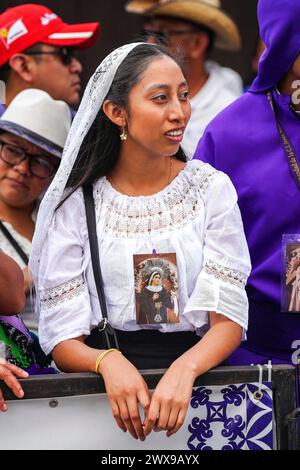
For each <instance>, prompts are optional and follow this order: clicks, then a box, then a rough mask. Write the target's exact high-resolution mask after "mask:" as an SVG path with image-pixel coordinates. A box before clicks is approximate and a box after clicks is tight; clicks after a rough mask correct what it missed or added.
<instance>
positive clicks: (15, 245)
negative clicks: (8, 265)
mask: <svg viewBox="0 0 300 470" xmlns="http://www.w3.org/2000/svg"><path fill="white" fill-rule="evenodd" d="M0 230H1V232H2V233H3V235H4V236H5V237H6V238H7V240H8V241H9V243H10V244H11V245H12V246H13V248H14V249H15V250H16V252H17V253H18V255H19V256H20V258H21V259H22V260H23V261H24V263H25V264H26V266H27V265H28V261H29V259H28V256H27V255H26V253H25V252H24V251H23V250H22V248H21V247H20V245H19V243H18V242H17V240H15V238H14V237H13V236H12V234H11V233H10V231H9V230H7V228H6V227H5V225H4V224H3V223H2V222H1V220H0Z"/></svg>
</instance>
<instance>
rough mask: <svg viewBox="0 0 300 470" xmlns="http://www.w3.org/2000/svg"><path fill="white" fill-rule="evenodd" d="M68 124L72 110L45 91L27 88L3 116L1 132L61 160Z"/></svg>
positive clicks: (0, 125)
mask: <svg viewBox="0 0 300 470" xmlns="http://www.w3.org/2000/svg"><path fill="white" fill-rule="evenodd" d="M71 122H72V116H71V111H70V108H69V106H68V105H67V104H66V103H65V102H64V101H57V100H54V99H53V98H51V96H50V95H48V93H46V92H45V91H42V90H37V89H28V90H24V91H22V92H21V93H19V94H18V95H17V96H16V97H15V98H14V99H13V101H12V102H11V103H10V105H9V106H8V108H7V109H6V111H5V112H4V113H3V114H2V116H1V118H0V130H1V129H2V130H5V131H7V132H10V133H12V134H14V135H17V136H19V137H22V138H23V139H25V140H28V141H29V142H31V143H32V144H35V145H37V146H38V147H40V148H42V149H44V150H46V151H47V152H49V153H51V154H52V155H55V156H56V157H61V155H62V152H63V148H64V145H65V142H66V140H67V136H68V133H69V130H70V127H71Z"/></svg>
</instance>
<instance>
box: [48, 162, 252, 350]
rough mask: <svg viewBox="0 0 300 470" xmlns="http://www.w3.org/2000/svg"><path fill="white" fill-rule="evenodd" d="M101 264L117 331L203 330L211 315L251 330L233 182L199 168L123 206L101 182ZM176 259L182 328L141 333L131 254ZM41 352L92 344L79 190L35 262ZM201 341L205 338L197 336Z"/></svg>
mask: <svg viewBox="0 0 300 470" xmlns="http://www.w3.org/2000/svg"><path fill="white" fill-rule="evenodd" d="M94 198H95V205H96V218H97V235H98V243H99V254H100V263H101V269H102V275H103V280H104V291H105V296H106V302H107V307H108V315H109V321H110V323H111V324H112V326H113V327H114V328H117V329H121V330H125V331H126V330H127V331H133V330H139V329H143V328H156V329H159V330H160V331H161V332H173V331H195V330H197V331H198V332H199V330H201V329H202V328H203V330H204V329H205V328H207V326H208V312H210V311H215V312H218V313H221V314H223V315H225V316H227V317H228V318H230V319H231V320H233V321H235V322H236V323H238V324H239V325H241V326H242V328H243V329H244V330H246V329H247V322H248V301H247V296H246V293H245V283H246V280H247V277H248V275H249V272H250V260H249V254H248V248H247V245H246V241H245V236H244V232H243V226H242V221H241V216H240V212H239V209H238V206H237V196H236V192H235V190H234V188H233V186H232V183H231V182H230V180H229V178H228V177H227V176H226V175H224V174H223V173H221V172H219V171H216V170H215V169H213V168H212V167H211V166H210V165H208V164H204V163H203V162H200V161H198V160H194V161H191V162H189V163H188V164H187V165H186V167H185V169H184V170H182V171H181V172H180V173H179V175H178V176H177V177H176V178H175V179H174V180H173V182H172V183H171V184H170V185H169V186H167V187H166V188H165V189H163V190H162V191H160V192H159V193H156V194H154V195H152V196H145V197H142V196H141V197H129V196H126V195H123V194H121V193H119V192H118V191H116V190H115V189H114V188H113V187H112V186H111V185H110V183H109V182H108V180H107V179H106V178H105V177H103V178H100V179H99V180H98V181H97V182H96V183H95V184H94ZM154 249H155V250H156V252H157V253H174V252H175V253H176V255H177V267H178V277H179V305H178V308H179V315H180V323H179V324H159V325H151V326H150V325H147V326H145V325H138V324H137V323H136V320H135V318H136V313H135V289H134V269H133V255H134V254H147V253H149V254H152V252H153V250H154ZM40 272H41V273H42V276H41V277H42V281H41V286H40V287H41V288H40V291H39V297H40V329H39V337H40V342H41V345H42V347H43V349H44V350H45V352H46V353H49V352H50V351H52V349H53V348H54V347H55V346H56V345H57V344H58V343H60V342H62V341H64V340H67V339H70V338H75V337H79V336H82V335H88V334H89V333H90V331H91V329H92V328H93V327H94V326H96V325H97V324H98V323H99V321H100V320H101V311H100V307H99V302H98V298H97V293H96V287H95V282H94V277H93V271H92V266H91V258H90V250H89V241H88V234H87V227H86V217H85V210H84V201H83V194H82V190H81V189H80V190H77V191H76V192H75V193H73V195H72V196H70V197H69V199H67V201H66V202H65V203H64V204H63V205H62V206H61V207H60V208H59V209H58V210H57V211H56V213H55V216H54V219H53V221H52V225H51V227H50V230H49V231H48V235H47V238H46V240H45V244H44V248H43V251H42V255H41V259H40ZM200 333H201V332H200Z"/></svg>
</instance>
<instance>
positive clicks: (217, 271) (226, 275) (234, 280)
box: [204, 260, 248, 289]
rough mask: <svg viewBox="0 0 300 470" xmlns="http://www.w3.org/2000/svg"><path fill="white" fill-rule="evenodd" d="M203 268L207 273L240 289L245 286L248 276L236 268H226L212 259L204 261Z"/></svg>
mask: <svg viewBox="0 0 300 470" xmlns="http://www.w3.org/2000/svg"><path fill="white" fill-rule="evenodd" d="M204 269H205V271H206V272H207V274H210V275H211V276H213V277H214V278H216V279H218V280H220V281H223V282H226V283H227V284H233V285H235V286H237V287H239V288H240V289H244V288H245V286H246V283H247V279H248V277H247V276H246V275H245V274H243V273H242V272H241V271H238V270H237V269H231V268H226V267H225V266H222V265H221V264H218V263H216V262H215V261H212V260H207V261H206V263H205V265H204Z"/></svg>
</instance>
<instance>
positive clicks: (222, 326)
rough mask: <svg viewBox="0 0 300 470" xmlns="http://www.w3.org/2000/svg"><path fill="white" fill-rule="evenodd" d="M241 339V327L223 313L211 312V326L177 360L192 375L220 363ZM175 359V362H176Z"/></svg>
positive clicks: (236, 346)
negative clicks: (197, 341)
mask: <svg viewBox="0 0 300 470" xmlns="http://www.w3.org/2000/svg"><path fill="white" fill-rule="evenodd" d="M241 340H242V328H241V327H240V326H239V325H238V324H237V323H235V322H233V321H231V320H229V319H228V318H227V317H225V316H224V315H217V314H215V313H211V328H210V329H209V331H208V332H207V333H206V334H205V336H204V337H203V338H202V339H201V340H200V341H199V343H197V344H196V345H195V346H193V347H192V348H191V349H189V350H188V351H186V352H185V353H184V354H183V355H182V356H181V357H180V358H179V359H178V360H177V361H180V362H183V363H184V367H187V368H188V369H189V370H190V371H191V373H192V374H194V377H195V378H196V377H198V376H199V375H202V374H204V373H205V372H207V371H209V370H210V369H212V368H213V367H216V366H217V365H219V364H221V363H222V362H223V361H224V360H225V359H227V357H229V356H230V354H232V352H233V351H235V350H236V349H237V348H238V346H239V345H240V343H241ZM177 361H175V362H177Z"/></svg>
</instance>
